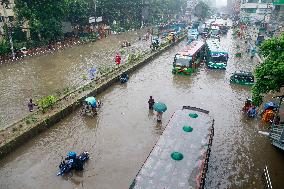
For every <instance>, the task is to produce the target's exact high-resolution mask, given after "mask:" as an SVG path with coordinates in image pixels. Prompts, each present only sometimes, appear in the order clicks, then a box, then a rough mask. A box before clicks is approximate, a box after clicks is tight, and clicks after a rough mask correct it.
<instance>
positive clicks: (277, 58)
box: [252, 33, 284, 105]
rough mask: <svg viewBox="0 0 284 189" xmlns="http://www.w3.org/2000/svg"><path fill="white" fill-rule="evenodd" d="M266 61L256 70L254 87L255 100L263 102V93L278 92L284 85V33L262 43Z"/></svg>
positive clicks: (256, 102) (257, 103) (262, 51)
mask: <svg viewBox="0 0 284 189" xmlns="http://www.w3.org/2000/svg"><path fill="white" fill-rule="evenodd" d="M260 50H261V53H262V54H263V56H264V57H265V61H264V62H263V63H262V64H261V65H259V66H258V67H257V68H256V70H255V76H256V83H255V85H254V86H253V88H252V95H253V101H254V103H255V104H256V105H259V104H261V103H262V98H263V94H266V93H268V92H270V91H271V92H278V91H280V88H281V87H283V86H284V33H282V35H281V36H280V37H278V38H272V39H269V40H266V41H264V42H263V43H262V45H261V47H260Z"/></svg>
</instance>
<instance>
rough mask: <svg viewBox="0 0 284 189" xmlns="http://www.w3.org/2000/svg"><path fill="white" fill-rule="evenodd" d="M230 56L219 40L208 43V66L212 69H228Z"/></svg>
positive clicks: (209, 40)
mask: <svg viewBox="0 0 284 189" xmlns="http://www.w3.org/2000/svg"><path fill="white" fill-rule="evenodd" d="M228 59H229V54H228V52H227V51H225V50H224V49H223V48H222V47H221V45H220V42H219V41H218V40H217V39H208V40H207V41H206V65H207V67H208V68H212V69H226V67H227V62H228Z"/></svg>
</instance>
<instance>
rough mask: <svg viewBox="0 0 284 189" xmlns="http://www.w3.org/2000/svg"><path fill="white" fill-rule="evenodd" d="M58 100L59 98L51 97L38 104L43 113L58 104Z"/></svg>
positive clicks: (41, 100)
mask: <svg viewBox="0 0 284 189" xmlns="http://www.w3.org/2000/svg"><path fill="white" fill-rule="evenodd" d="M57 100H58V98H57V97H56V96H53V95H49V96H47V97H44V98H41V99H40V100H38V101H37V104H38V107H39V108H40V109H41V110H42V111H45V110H46V109H48V108H51V107H52V106H53V105H54V104H55V103H56V102H57Z"/></svg>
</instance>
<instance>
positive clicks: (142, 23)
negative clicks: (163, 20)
mask: <svg viewBox="0 0 284 189" xmlns="http://www.w3.org/2000/svg"><path fill="white" fill-rule="evenodd" d="M143 8H144V2H143V0H142V9H141V16H142V18H141V28H143V25H144V22H143V19H144V18H143Z"/></svg>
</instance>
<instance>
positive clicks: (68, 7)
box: [65, 0, 94, 25]
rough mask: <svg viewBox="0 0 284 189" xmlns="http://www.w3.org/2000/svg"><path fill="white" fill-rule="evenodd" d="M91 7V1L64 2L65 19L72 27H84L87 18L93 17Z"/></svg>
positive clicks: (68, 0)
mask: <svg viewBox="0 0 284 189" xmlns="http://www.w3.org/2000/svg"><path fill="white" fill-rule="evenodd" d="M93 7H94V5H93V1H91V0H65V15H66V18H65V19H66V20H68V21H70V22H71V23H72V25H75V24H79V25H86V24H88V20H89V17H90V16H94V15H92V12H91V11H92V8H93Z"/></svg>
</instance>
